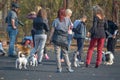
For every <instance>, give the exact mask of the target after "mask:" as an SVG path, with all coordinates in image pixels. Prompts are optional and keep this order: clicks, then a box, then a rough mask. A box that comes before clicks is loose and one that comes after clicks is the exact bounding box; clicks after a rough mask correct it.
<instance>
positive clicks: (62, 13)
mask: <svg viewBox="0 0 120 80" xmlns="http://www.w3.org/2000/svg"><path fill="white" fill-rule="evenodd" d="M65 16H66V15H65V9H64V8H60V9H59V10H58V16H57V17H58V18H59V20H60V21H63V20H64V18H65Z"/></svg>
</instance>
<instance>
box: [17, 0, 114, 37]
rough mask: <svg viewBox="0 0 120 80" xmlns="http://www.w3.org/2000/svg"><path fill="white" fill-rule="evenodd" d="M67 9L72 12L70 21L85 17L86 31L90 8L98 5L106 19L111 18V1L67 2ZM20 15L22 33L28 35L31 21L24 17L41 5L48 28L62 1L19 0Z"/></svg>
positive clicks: (90, 21) (90, 23)
mask: <svg viewBox="0 0 120 80" xmlns="http://www.w3.org/2000/svg"><path fill="white" fill-rule="evenodd" d="M68 1H69V8H70V9H71V10H72V11H73V15H72V17H71V19H72V21H74V20H75V19H78V18H79V17H80V16H81V15H82V14H85V15H87V17H88V21H87V26H88V29H89V27H91V25H92V6H94V5H96V4H99V5H100V6H101V7H102V8H103V9H104V10H105V15H106V17H107V18H108V19H110V18H111V16H112V0H68ZM19 4H20V7H21V8H20V9H21V11H20V15H19V18H20V19H21V20H22V21H23V22H24V23H25V26H24V27H23V29H22V30H23V31H25V34H26V35H30V30H31V27H32V20H29V19H27V18H26V15H27V14H28V13H29V12H31V11H34V9H35V6H37V5H41V6H42V7H44V8H46V9H47V12H48V20H49V23H50V26H51V24H52V21H53V20H54V19H55V18H56V17H57V11H58V9H59V8H60V7H63V0H20V3H19Z"/></svg>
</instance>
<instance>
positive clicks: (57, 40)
mask: <svg viewBox="0 0 120 80" xmlns="http://www.w3.org/2000/svg"><path fill="white" fill-rule="evenodd" d="M70 24H71V21H70V19H69V18H67V17H65V9H64V8H60V9H59V10H58V16H57V18H56V19H55V20H54V21H53V23H52V26H53V27H52V30H51V34H50V37H49V41H52V42H53V44H54V50H55V54H56V58H57V60H56V62H57V72H62V66H61V61H60V54H61V50H62V52H63V55H64V57H65V62H66V64H67V70H68V71H69V72H73V71H74V70H72V68H71V62H70V60H69V56H68V28H69V26H70Z"/></svg>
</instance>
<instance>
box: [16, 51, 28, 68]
mask: <svg viewBox="0 0 120 80" xmlns="http://www.w3.org/2000/svg"><path fill="white" fill-rule="evenodd" d="M27 62H28V61H27V58H26V57H25V54H23V53H22V52H21V51H20V52H18V58H17V59H16V64H15V67H16V68H17V67H18V68H19V69H22V66H24V68H25V69H27V67H26V66H27Z"/></svg>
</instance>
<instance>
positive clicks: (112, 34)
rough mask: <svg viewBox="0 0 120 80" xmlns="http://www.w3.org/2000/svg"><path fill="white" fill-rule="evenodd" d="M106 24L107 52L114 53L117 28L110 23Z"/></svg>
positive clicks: (109, 21) (110, 21)
mask: <svg viewBox="0 0 120 80" xmlns="http://www.w3.org/2000/svg"><path fill="white" fill-rule="evenodd" d="M107 22H108V32H107V33H106V34H107V51H111V52H112V53H113V54H114V53H115V46H116V42H117V37H116V36H117V34H118V26H117V25H116V24H115V23H114V22H113V21H112V20H107Z"/></svg>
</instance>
